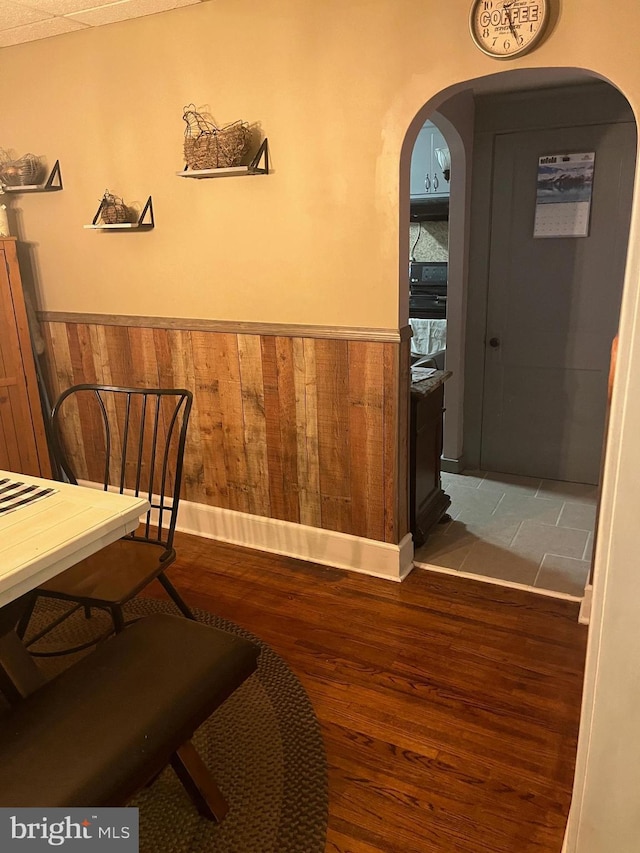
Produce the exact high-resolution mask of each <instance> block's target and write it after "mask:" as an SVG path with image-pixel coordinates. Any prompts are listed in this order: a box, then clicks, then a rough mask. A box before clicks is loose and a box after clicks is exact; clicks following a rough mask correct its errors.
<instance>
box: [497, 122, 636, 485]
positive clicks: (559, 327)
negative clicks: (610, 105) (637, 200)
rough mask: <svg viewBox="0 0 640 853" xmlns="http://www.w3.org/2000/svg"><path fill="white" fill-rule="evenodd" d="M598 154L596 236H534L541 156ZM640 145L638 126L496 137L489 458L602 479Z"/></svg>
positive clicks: (527, 469) (517, 469) (525, 469)
mask: <svg viewBox="0 0 640 853" xmlns="http://www.w3.org/2000/svg"><path fill="white" fill-rule="evenodd" d="M588 151H595V152H596V158H595V171H594V180H593V196H592V204H591V226H590V232H589V236H588V237H573V238H569V237H560V238H543V239H540V238H537V239H534V237H533V226H534V217H535V202H536V176H537V167H538V158H539V157H541V156H543V155H546V154H555V153H562V152H566V153H572V152H575V153H578V152H588ZM635 154H636V128H635V124H633V123H623V124H610V125H591V126H584V127H573V128H564V129H555V130H541V131H533V132H532V131H527V132H524V133H510V134H502V135H498V136H497V137H496V140H495V149H494V174H493V199H492V219H491V247H490V268H489V297H488V306H487V329H486V340H485V373H484V396H483V410H482V447H481V465H482V468H483V469H485V470H489V471H503V472H508V473H513V474H525V475H529V476H532V477H540V478H548V479H560V480H569V481H573V482H580V483H597V482H598V479H599V471H600V456H601V448H602V439H603V431H604V421H605V410H606V397H607V372H608V367H609V350H610V346H611V341H612V339H613V337H614V336H615V334H616V331H617V326H618V315H619V310H620V300H621V294H622V283H623V276H624V267H625V261H626V252H627V241H628V233H629V219H630V212H631V200H632V190H633V176H634V168H635Z"/></svg>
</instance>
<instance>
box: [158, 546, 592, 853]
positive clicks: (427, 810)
mask: <svg viewBox="0 0 640 853" xmlns="http://www.w3.org/2000/svg"><path fill="white" fill-rule="evenodd" d="M176 547H177V551H178V555H179V557H178V561H177V563H176V564H174V566H173V567H172V568H171V569H170V571H169V576H170V578H171V579H172V580H173V581H174V583H175V584H176V586H177V587H178V588H179V590H180V591H181V592H182V593H184V596H185V599H186V600H187V601H188V602H189V603H190V604H192V605H193V606H195V607H201V608H204V609H206V610H210V611H212V612H215V613H218V614H220V615H222V616H224V617H226V618H228V619H231V620H233V621H235V622H237V623H238V624H240V625H243V626H245V627H246V628H248V629H249V630H251V631H253V632H254V633H255V634H257V635H259V636H260V637H262V639H264V640H265V641H266V642H268V643H269V644H270V645H271V646H272V647H273V648H274V649H275V650H276V651H277V652H278V653H279V654H280V655H281V656H282V657H283V658H284V659H285V660H286V661H287V662H288V664H289V666H290V667H291V669H292V670H293V671H294V672H295V673H296V674H297V675H298V677H299V678H300V680H301V682H302V683H303V684H304V686H305V688H306V690H307V692H308V694H309V696H310V698H311V701H312V702H313V705H314V707H315V709H316V713H317V715H318V718H319V720H320V723H321V725H322V731H323V734H324V740H325V745H326V751H327V759H328V764H329V798H330V816H329V831H328V839H327V851H329V853H374V851H375V853H380V851H382V853H431V851H455V853H485V851H486V853H528V851H537V853H559V851H560V850H561V847H562V839H563V834H564V827H565V823H566V817H567V813H568V808H569V803H570V796H571V787H572V778H573V769H574V759H575V749H576V737H577V730H578V720H579V714H580V696H581V689H582V674H583V665H584V654H585V645H586V628H584V627H582V626H580V625H578V624H577V616H578V605H577V604H575V603H571V602H564V601H558V600H555V599H551V598H545V597H543V596H538V595H534V594H529V593H524V592H520V591H516V590H511V589H503V588H501V587H498V586H493V585H489V584H484V583H477V582H474V581H470V580H467V579H465V578H455V577H451V576H445V575H436V574H430V573H428V572H425V571H421V570H414V572H413V573H412V574H411V575H410V576H409V578H408V579H407V580H406V581H405V582H404V583H402V584H395V583H393V582H391V581H383V580H376V579H373V578H369V577H365V576H362V575H357V574H354V573H348V572H344V571H340V570H338V569H331V568H324V567H322V566H316V565H312V564H309V563H303V562H299V561H297V560H293V559H290V558H286V557H278V556H276V555H268V554H265V553H261V552H257V551H249V550H246V549H242V548H237V547H235V546H231V545H225V544H221V543H216V542H212V541H210V540H205V539H199V538H197V537H194V536H186V535H184V534H180V535H178V537H177V542H176ZM300 853H305V851H302V850H301V851H300Z"/></svg>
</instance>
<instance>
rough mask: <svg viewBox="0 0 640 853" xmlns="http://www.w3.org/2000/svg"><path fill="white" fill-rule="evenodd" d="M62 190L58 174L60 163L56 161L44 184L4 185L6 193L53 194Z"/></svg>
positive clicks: (60, 176) (60, 178)
mask: <svg viewBox="0 0 640 853" xmlns="http://www.w3.org/2000/svg"><path fill="white" fill-rule="evenodd" d="M61 189H62V175H61V174H60V161H59V160H56V162H55V164H54V166H53V169H52V170H51V172H50V174H49V177H48V178H47V180H46V181H45V182H44V184H22V185H18V186H13V187H11V186H8V185H7V184H5V185H4V191H5V192H6V193H54V192H57V191H58V190H61Z"/></svg>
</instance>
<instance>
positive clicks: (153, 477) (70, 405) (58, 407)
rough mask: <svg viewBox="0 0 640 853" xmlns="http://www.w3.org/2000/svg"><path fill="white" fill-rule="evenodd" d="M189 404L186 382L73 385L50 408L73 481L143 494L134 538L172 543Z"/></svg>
mask: <svg viewBox="0 0 640 853" xmlns="http://www.w3.org/2000/svg"><path fill="white" fill-rule="evenodd" d="M192 403H193V395H192V394H191V391H187V390H186V389H184V388H124V387H119V386H113V385H93V384H85V385H74V386H73V387H71V388H67V390H66V391H63V392H62V394H61V395H60V396H59V398H58V400H57V401H56V403H55V405H54V407H53V409H52V412H51V428H52V429H51V431H52V443H53V453H54V457H55V461H56V462H57V464H58V466H59V468H60V469H61V470H62V471H63V472H64V473H65V474H66V476H67V477H68V479H69V481H70V482H71V483H74V484H76V485H77V484H78V480H88V481H89V482H93V483H96V482H97V483H100V484H101V485H102V487H103V489H104V490H105V491H107V490H108V491H119V492H120V493H125V492H126V493H127V494H134V495H143V496H144V497H146V498H147V500H148V501H149V503H150V504H151V510H150V511H149V513H147V517H146V520H145V523H144V532H140V529H139V530H138V531H136V532H135V533H133V534H131V538H133V539H145V540H148V541H152V542H159V543H161V544H164V545H166V546H167V548H171V547H172V544H173V535H174V532H175V525H176V520H177V515H178V503H179V500H180V489H181V485H182V468H183V457H184V446H185V439H186V434H187V426H188V422H189V415H190V413H191V406H192Z"/></svg>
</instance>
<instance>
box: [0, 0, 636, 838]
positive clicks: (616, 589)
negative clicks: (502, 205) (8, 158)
mask: <svg viewBox="0 0 640 853" xmlns="http://www.w3.org/2000/svg"><path fill="white" fill-rule="evenodd" d="M558 2H559V3H560V5H561V9H560V15H559V21H558V23H557V26H556V27H555V29H554V30H553V31H552V32H551V33H550V35H549V37H548V38H547V40H546V41H545V43H544V44H543V45H541V46H540V48H539V49H538V50H536V51H535V52H534V53H533V54H532V55H531V56H530V57H524V58H522V59H520V60H513V61H512V62H510V63H509V64H508V65H505V64H504V63H500V62H497V61H493V60H491V59H489V58H487V57H485V56H483V55H482V54H481V53H480V52H479V51H478V50H477V49H476V48H475V47H474V46H473V44H472V42H471V40H470V38H469V35H468V31H467V18H468V12H469V7H470V0H447V2H446V3H422V4H416V3H415V2H413V1H412V2H409V1H408V0H361V1H360V2H358V0H353V2H349V3H344V2H343V0H322V2H320V3H312V2H310V1H309V0H307V1H306V2H304V0H264V2H262V3H261V4H260V5H259V6H256V5H255V4H253V3H247V2H241V0H215V2H210V3H205V4H203V5H202V6H197V7H190V8H187V9H182V10H179V11H176V12H171V13H165V14H162V15H158V16H154V17H151V18H147V19H141V20H137V21H133V22H129V23H125V24H115V25H112V26H110V27H105V28H101V29H98V30H93V31H87V32H80V33H74V34H72V35H69V36H61V37H58V38H54V39H51V40H48V41H42V42H35V43H32V44H29V45H23V46H19V47H16V48H9V49H4V50H2V51H0V79H1V80H2V117H1V130H2V132H1V134H0V144H2V145H3V146H4V147H10V148H13V149H15V150H16V151H18V152H19V153H22V152H24V151H26V150H31V151H34V153H37V154H46V155H47V156H48V157H49V159H50V162H52V161H53V160H54V159H55V158H60V160H61V164H62V170H63V175H64V182H65V190H64V192H62V193H57V194H50V195H37V196H25V197H23V198H22V199H14V200H13V201H12V204H13V205H14V206H17V208H18V219H19V223H20V232H21V233H20V236H21V237H22V238H23V239H24V240H27V241H29V242H31V243H32V244H33V249H34V250H33V256H34V259H35V263H36V265H37V278H38V282H39V287H40V297H41V303H42V306H43V307H45V308H47V309H49V310H60V311H88V312H92V313H99V312H113V313H124V314H144V315H147V314H159V315H166V316H172V315H177V316H194V317H209V318H217V319H230V320H234V319H237V320H240V319H242V320H256V321H274V322H285V323H286V322H295V323H318V324H326V325H330V324H333V325H338V326H340V325H347V326H351V325H362V326H372V327H383V328H384V327H386V328H393V327H396V326H397V325H398V322H399V321H401V322H404V320H405V319H406V317H407V313H406V310H407V295H406V288H405V287H404V281H405V278H404V277H405V275H406V243H407V240H406V235H407V233H408V205H407V204H404V205H402V206H399V197H400V195H402V196H403V197H404V198H405V199H406V197H407V196H408V173H409V158H410V151H411V148H412V145H413V139H414V138H415V134H416V133H417V131H418V128H419V126H420V124H421V123H422V121H423V120H424V117H423V116H422V117H421V118H419V119H416V121H415V122H414V124H411V123H412V120H413V119H414V117H415V116H416V115H417V113H418V111H419V110H420V109H421V107H422V106H423V105H424V104H425V102H427V101H428V100H429V99H430V98H432V97H433V96H435V95H436V93H438V92H440V91H441V90H444V89H446V88H447V87H455V86H457V85H458V84H459V83H460V82H461V81H465V80H467V79H470V78H475V77H481V76H483V75H488V74H493V73H496V72H498V71H502V70H503V69H506V68H529V67H545V66H559V67H560V66H562V67H584V68H588V69H592V70H593V71H595V72H596V73H597V74H600V75H602V76H603V77H605V78H607V79H609V80H610V81H611V82H613V83H614V84H615V85H617V86H619V88H620V89H621V90H622V91H623V92H624V94H625V95H626V96H627V97H628V98H629V100H630V102H631V104H632V106H633V107H634V108H635V109H636V111H637V107H638V104H639V101H640V63H639V62H638V60H637V44H636V41H637V40H636V26H635V24H638V23H640V8H639V7H638V5H637V2H636V0H619V2H617V3H616V4H615V14H612V11H611V6H610V4H606V3H602V2H601V0H558ZM434 34H435V36H434ZM443 97H446V95H444V96H443ZM191 101H193V102H195V103H196V104H198V105H203V104H207V103H208V104H209V105H210V107H211V109H212V111H213V113H214V115H215V116H216V118H217V119H218V121H220V122H226V121H230V120H233V119H236V118H244V119H246V120H248V121H260V122H261V123H262V127H263V130H264V132H265V133H266V134H267V135H268V136H269V139H270V144H271V148H272V155H273V165H274V174H273V175H272V176H270V177H268V178H243V179H227V180H216V181H206V182H195V181H193V182H192V181H186V180H181V179H179V178H177V177H175V176H174V172H175V171H176V170H177V169H179V168H180V167H181V135H182V122H181V118H180V116H181V110H182V106H183V105H184V104H187V103H189V102H191ZM438 102H439V101H438V99H435V100H434V106H435V105H437V103H438ZM409 125H411V134H410V136H409V138H408V139H407V140H406V142H405V143H404V146H403V139H404V137H405V133H406V131H407V128H408V127H409ZM401 151H402V167H401V168H400V169H399V168H398V163H399V157H400V153H401ZM107 187H108V188H109V189H110V190H112V191H115V192H117V193H119V194H122V195H123V196H124V197H125V199H126V200H127V201H128V202H132V201H135V200H137V201H139V202H143V201H144V200H145V199H146V197H147V196H148V195H149V194H150V193H151V194H152V195H153V197H154V205H155V208H156V218H157V223H158V224H157V227H156V229H155V230H154V231H152V232H150V233H146V234H131V235H121V234H102V233H93V232H86V231H83V230H82V225H83V224H84V223H87V222H89V221H90V219H91V217H92V216H93V213H94V212H95V209H96V208H97V204H98V201H99V199H100V196H101V195H102V192H103V191H104V189H105V188H107ZM636 188H638V184H637V187H636ZM638 207H639V205H638V202H636V214H635V216H634V221H633V224H632V232H631V242H632V245H633V247H634V251H632V253H631V257H630V262H629V266H628V273H627V282H626V295H625V299H624V303H623V312H622V334H621V338H620V378H619V386H618V390H617V391H616V394H615V396H614V405H613V409H612V418H611V430H612V435H613V441H612V443H611V446H610V451H609V458H608V464H607V471H606V477H605V491H604V501H603V524H602V525H601V538H600V542H599V545H598V549H597V556H596V579H595V591H594V614H595V619H596V622H595V625H594V627H593V628H592V633H591V640H590V658H589V667H588V672H587V683H586V692H585V713H584V718H583V719H584V727H583V731H582V734H581V741H580V753H579V765H578V782H577V789H576V797H575V800H574V810H573V813H572V823H571V826H570V831H569V837H568V843H567V849H568V851H569V853H572V851H574V850H579V851H580V853H603V851H607V853H608V851H609V850H611V851H614V850H615V851H616V853H631V852H632V851H635V850H637V839H638V838H639V837H640V810H639V809H638V808H637V797H636V792H637V790H638V786H639V785H640V770H638V768H639V767H640V729H639V728H638V725H637V719H638V708H640V675H639V671H638V660H639V659H640V657H639V655H638V624H639V622H640V619H639V617H640V612H639V611H640V588H639V585H638V580H637V578H638V569H637V563H638V560H637V555H638V553H640V525H638V523H637V507H638V505H640V478H638V476H637V472H638V470H639V469H640V445H639V443H638V435H639V434H640V431H639V429H638V426H639V424H640V389H639V386H638V383H637V377H638V375H640V341H639V340H638V337H637V328H636V309H637V304H636V303H637V294H638V283H639V278H640V257H639V255H638V252H637V251H636V250H635V246H636V244H637V241H638V235H639V224H638V215H637V214H638ZM363 260H366V261H367V262H368V263H367V268H368V275H367V276H366V279H365V278H364V277H361V276H360V271H361V269H362V263H363ZM401 280H402V282H403V287H402V289H401V291H399V282H400V281H401ZM399 292H400V293H401V295H399ZM634 379H635V381H632V380H634ZM629 798H630V799H629ZM581 804H584V809H583V810H582V812H581V811H580V805H581ZM576 839H578V844H577V846H576Z"/></svg>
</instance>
